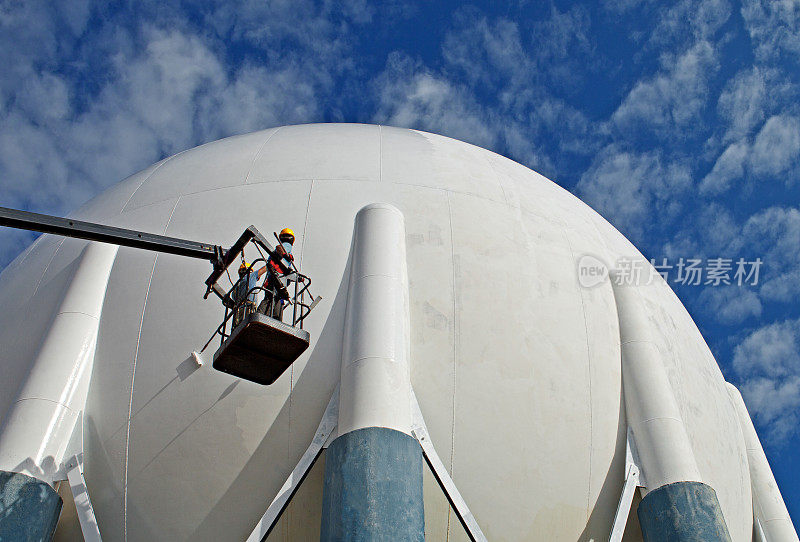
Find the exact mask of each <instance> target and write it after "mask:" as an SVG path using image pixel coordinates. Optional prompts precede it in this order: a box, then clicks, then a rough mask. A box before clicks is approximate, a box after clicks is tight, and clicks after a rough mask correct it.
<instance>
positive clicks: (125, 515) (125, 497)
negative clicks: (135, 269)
mask: <svg viewBox="0 0 800 542" xmlns="http://www.w3.org/2000/svg"><path fill="white" fill-rule="evenodd" d="M157 262H158V254H156V255H155V257H154V258H153V268H152V269H151V270H150V278H149V279H148V281H147V289H146V290H145V293H144V302H143V303H142V316H141V318H140V319H139V332H138V333H137V334H136V350H135V351H134V354H133V366H132V367H131V396H130V399H129V400H128V423H127V427H126V429H125V470H124V477H125V478H124V480H123V483H122V526H123V540H128V459H129V457H130V453H129V447H130V441H131V413H132V411H133V386H134V382H135V380H136V362H137V361H138V359H139V345H140V343H141V340H142V326H143V325H144V313H145V310H146V309H147V298H148V297H150V286H151V285H152V284H153V274H155V271H156V263H157Z"/></svg>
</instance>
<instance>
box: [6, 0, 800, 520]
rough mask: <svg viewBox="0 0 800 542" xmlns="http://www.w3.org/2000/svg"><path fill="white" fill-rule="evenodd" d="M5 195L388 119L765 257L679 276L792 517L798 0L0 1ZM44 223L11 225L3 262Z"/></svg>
mask: <svg viewBox="0 0 800 542" xmlns="http://www.w3.org/2000/svg"><path fill="white" fill-rule="evenodd" d="M0 63H2V66H3V69H2V70H0V205H5V206H10V207H17V208H23V209H29V210H34V211H40V212H47V213H55V214H65V213H68V212H70V211H71V210H73V209H75V208H76V207H77V206H79V205H80V204H81V203H83V202H84V201H86V200H88V199H89V198H91V197H93V196H94V195H96V194H98V193H99V192H101V191H102V190H103V189H105V188H107V187H108V186H110V185H112V184H114V183H116V182H117V181H119V180H120V179H122V178H124V177H126V176H128V175H129V174H131V173H133V172H135V171H138V170H140V169H142V168H144V167H146V166H147V165H149V164H151V163H153V162H155V161H157V160H159V159H161V158H163V157H165V156H168V155H171V154H174V153H176V152H178V151H181V150H183V149H186V148H190V147H193V146H195V145H198V144H201V143H204V142H207V141H212V140H215V139H218V138H221V137H225V136H229V135H233V134H238V133H245V132H249V131H253V130H257V129H262V128H268V127H271V126H279V125H284V124H292V123H304V122H327V121H345V122H377V123H385V124H390V125H396V126H406V127H413V128H419V129H423V130H428V131H432V132H436V133H441V134H444V135H448V136H451V137H454V138H457V139H462V140H465V141H469V142H471V143H475V144H477V145H480V146H483V147H486V148H489V149H491V150H494V151H496V152H499V153H501V154H503V155H506V156H508V157H510V158H512V159H514V160H517V161H519V162H521V163H523V164H525V165H527V166H529V167H531V168H532V169H535V170H537V171H539V172H540V173H542V174H544V175H546V176H547V177H549V178H551V179H553V180H554V181H556V182H558V183H559V184H560V185H561V186H563V187H565V188H567V189H568V190H570V191H572V192H573V193H575V194H576V195H578V196H579V197H581V198H582V199H584V200H585V201H586V202H587V203H589V204H590V205H592V206H593V207H594V208H595V209H597V210H598V211H599V212H600V213H601V214H603V215H604V216H605V217H606V218H607V219H608V220H610V221H611V222H612V223H613V224H614V225H615V226H617V228H618V229H620V230H621V231H622V232H623V233H624V234H625V235H627V236H628V237H629V238H630V239H631V240H632V241H633V242H634V243H635V244H636V245H637V246H638V247H639V248H640V249H641V250H642V252H643V253H644V254H645V255H646V256H648V257H652V258H656V259H658V260H660V259H661V258H668V259H669V262H670V263H675V262H677V261H678V260H679V259H680V258H687V259H688V258H700V259H708V258H717V257H721V258H731V259H734V260H735V259H738V258H740V257H743V258H746V259H748V260H753V259H755V258H761V259H762V260H763V265H762V268H761V274H760V277H759V282H758V284H756V285H752V284H746V285H743V286H738V285H732V286H729V287H720V286H717V287H713V286H681V285H675V289H676V291H677V293H678V295H679V296H680V297H681V299H682V300H683V302H684V304H685V305H686V306H687V308H688V309H689V311H690V312H691V314H692V316H693V317H694V318H695V321H696V322H697V324H698V326H699V327H700V329H701V331H702V332H703V334H704V336H705V337H706V340H707V342H708V344H709V346H710V347H711V349H712V351H713V352H714V354H715V356H716V358H717V360H718V361H719V363H720V366H721V368H722V371H723V373H724V374H725V377H726V378H727V379H728V380H729V381H731V382H733V383H735V384H736V385H737V386H739V388H740V389H741V391H742V393H743V395H744V397H745V400H746V402H747V406H748V408H749V410H750V412H751V414H752V415H753V417H754V419H755V422H756V426H757V429H758V432H759V435H760V436H761V439H762V441H763V443H764V445H765V448H766V451H767V455H768V457H769V459H770V462H771V464H772V467H773V470H774V472H775V474H776V477H777V478H778V482H779V484H780V485H781V488H782V491H783V493H784V497H785V499H786V501H787V505H788V507H789V510H790V513H791V514H792V516H793V518H794V520H795V523H796V524H797V523H798V522H799V521H800V475H798V472H800V454H798V453H797V451H796V450H798V449H800V429H798V427H799V425H798V422H800V416H799V415H798V412H800V353H799V352H800V306H799V305H798V299H800V256H798V255H800V179H799V174H800V105H798V104H800V100H799V99H798V98H800V75H799V74H800V0H742V1H734V0H692V1H689V0H678V1H677V2H670V3H664V2H659V1H657V0H608V1H605V2H602V3H594V2H568V3H567V2H532V1H520V2H509V3H507V4H503V5H502V6H501V5H500V4H499V3H495V2H492V3H485V4H472V5H462V4H461V3H452V4H448V3H446V2H421V3H413V2H404V1H403V0H388V1H386V2H375V3H368V2H366V1H364V0H346V1H342V2H334V1H332V0H331V1H329V0H326V1H323V2H312V1H308V0H285V1H276V2H269V3H265V2H263V1H250V0H246V1H243V2H235V3H234V2H212V1H207V2H191V1H186V0H183V1H177V0H158V1H157V2H151V1H148V0H140V1H136V2H130V3H125V2H108V3H97V2H93V1H90V0H62V1H60V2H45V1H37V0H28V1H25V2H18V1H9V0H0ZM32 239H33V235H31V234H28V233H25V232H15V231H9V230H3V231H0V266H5V265H6V264H7V263H8V262H10V261H11V260H12V259H13V258H14V257H15V256H16V255H17V254H18V253H19V252H20V251H21V250H22V249H23V248H24V247H25V246H26V245H27V244H29V243H30V241H31V240H32Z"/></svg>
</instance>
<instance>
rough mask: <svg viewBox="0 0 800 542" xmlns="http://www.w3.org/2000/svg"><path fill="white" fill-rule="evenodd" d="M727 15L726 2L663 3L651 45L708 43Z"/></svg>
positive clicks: (729, 7)
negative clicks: (699, 41)
mask: <svg viewBox="0 0 800 542" xmlns="http://www.w3.org/2000/svg"><path fill="white" fill-rule="evenodd" d="M730 15H731V6H730V3H729V2H728V1H727V0H699V1H698V0H682V1H679V2H675V3H672V2H670V3H664V4H663V7H662V9H661V11H660V13H659V17H658V22H657V24H656V27H655V29H654V30H653V32H652V34H651V36H650V42H651V45H656V44H657V45H662V46H674V45H675V44H676V43H686V42H687V41H690V40H710V39H711V38H713V36H714V35H715V34H716V33H717V31H718V30H719V29H720V28H721V27H722V25H724V24H725V22H726V21H727V20H728V19H729V18H730Z"/></svg>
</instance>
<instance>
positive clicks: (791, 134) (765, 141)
mask: <svg viewBox="0 0 800 542" xmlns="http://www.w3.org/2000/svg"><path fill="white" fill-rule="evenodd" d="M798 158H800V123H799V122H798V120H797V118H796V117H791V116H786V115H776V116H773V117H770V118H769V119H768V120H767V122H766V123H764V126H763V127H762V128H761V131H759V132H758V135H757V136H756V138H755V142H754V143H753V151H752V155H751V156H750V167H751V168H752V170H753V173H754V174H756V175H780V174H782V173H785V172H787V171H788V170H790V169H792V168H794V167H795V166H796V165H797V163H798ZM793 180H794V179H793V176H787V177H786V179H785V182H786V184H790V183H791V182H793Z"/></svg>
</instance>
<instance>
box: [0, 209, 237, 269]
mask: <svg viewBox="0 0 800 542" xmlns="http://www.w3.org/2000/svg"><path fill="white" fill-rule="evenodd" d="M0 226H7V227H9V228H18V229H23V230H31V231H38V232H42V233H52V234H56V235H63V236H65V237H76V238H78V239H86V240H89V241H100V242H101V243H111V244H114V245H120V246H124V247H133V248H142V249H145V250H154V251H156V252H166V253H168V254H177V255H179V256H188V257H189V258H198V259H201V260H208V261H210V262H211V263H212V264H214V267H215V268H216V267H217V266H218V265H220V264H221V263H222V261H223V259H224V257H225V253H226V252H227V251H226V250H225V249H223V248H222V247H220V246H218V245H213V244H210V243H199V242H197V241H189V240H187V239H178V238H176V237H167V236H165V235H156V234H153V233H146V232H142V231H136V230H127V229H125V228H117V227H114V226H106V225H103V224H95V223H93V222H83V221H81V220H74V219H71V218H61V217H58V216H51V215H43V214H39V213H31V212H30V211H20V210H17V209H9V208H7V207H0Z"/></svg>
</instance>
